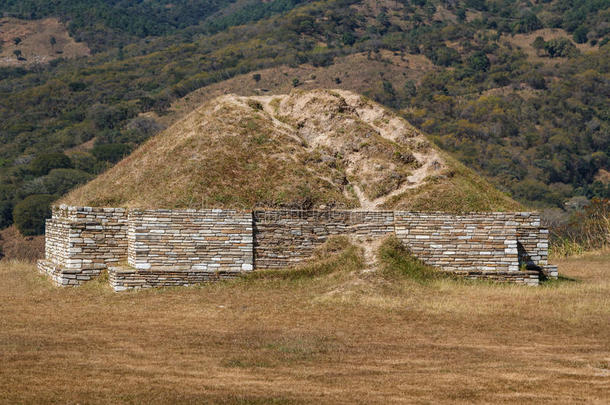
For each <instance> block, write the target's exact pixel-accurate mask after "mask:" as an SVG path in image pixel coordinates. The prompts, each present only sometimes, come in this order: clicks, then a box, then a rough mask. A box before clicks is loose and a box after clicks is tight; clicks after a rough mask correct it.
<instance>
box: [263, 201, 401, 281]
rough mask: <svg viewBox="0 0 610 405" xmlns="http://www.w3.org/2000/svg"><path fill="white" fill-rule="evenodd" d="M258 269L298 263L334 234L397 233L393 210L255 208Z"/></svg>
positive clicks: (368, 234)
mask: <svg viewBox="0 0 610 405" xmlns="http://www.w3.org/2000/svg"><path fill="white" fill-rule="evenodd" d="M253 220H254V263H255V267H256V268H257V269H279V268H285V267H290V266H294V265H295V264H298V263H300V262H302V261H303V260H306V259H308V258H310V257H311V255H312V254H313V250H314V249H315V248H316V246H319V245H321V244H322V243H324V242H325V241H326V239H328V237H329V236H332V235H355V236H361V237H368V238H378V237H382V236H385V235H390V234H393V233H394V212H393V211H298V210H265V211H254V212H253Z"/></svg>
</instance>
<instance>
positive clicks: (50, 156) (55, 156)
mask: <svg viewBox="0 0 610 405" xmlns="http://www.w3.org/2000/svg"><path fill="white" fill-rule="evenodd" d="M71 168H72V161H71V160H70V158H69V157H68V156H66V155H64V154H63V153H45V154H42V155H40V156H38V157H36V158H35V159H34V160H33V161H32V163H30V171H31V172H32V174H34V175H36V176H44V175H45V174H48V173H49V172H50V171H51V170H53V169H71Z"/></svg>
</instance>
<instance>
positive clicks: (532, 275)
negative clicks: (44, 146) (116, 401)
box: [38, 206, 557, 291]
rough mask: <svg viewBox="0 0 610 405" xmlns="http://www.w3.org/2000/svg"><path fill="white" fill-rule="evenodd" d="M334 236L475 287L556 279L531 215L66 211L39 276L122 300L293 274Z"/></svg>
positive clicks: (50, 232)
mask: <svg viewBox="0 0 610 405" xmlns="http://www.w3.org/2000/svg"><path fill="white" fill-rule="evenodd" d="M332 235H350V236H353V237H356V238H357V239H359V240H360V241H361V242H362V243H368V242H370V241H371V240H373V239H376V238H380V237H384V236H386V235H396V236H397V237H398V238H399V239H400V240H401V241H402V242H403V243H404V244H405V245H406V246H407V247H409V249H410V250H411V251H412V252H413V254H414V255H416V256H417V257H419V258H420V259H421V260H422V261H424V262H425V263H427V264H429V265H432V266H435V267H437V268H439V269H440V270H443V271H447V272H452V273H455V274H458V275H461V276H464V277H469V278H483V279H494V280H496V281H505V282H516V283H524V284H537V282H538V279H539V277H538V275H539V274H543V275H546V276H547V277H556V276H557V268H556V267H555V266H549V265H548V253H547V251H548V231H547V230H546V229H544V228H541V227H540V217H539V216H538V215H536V214H532V213H472V214H462V215H456V214H448V213H438V212H437V213H424V212H401V211H397V212H393V211H291V210H259V211H253V212H252V211H235V210H134V209H132V210H127V209H122V208H90V207H65V206H62V207H59V208H55V209H54V210H53V218H51V219H50V220H48V221H47V241H46V259H45V260H41V261H40V262H39V264H38V267H39V269H40V271H42V272H44V273H47V274H49V275H50V276H51V277H52V279H53V280H54V281H55V282H56V283H57V284H59V285H79V284H82V283H83V282H85V281H87V280H90V279H91V278H92V277H95V276H96V275H98V274H99V273H100V272H101V271H102V270H105V269H108V270H109V274H110V283H111V285H112V286H113V287H114V289H115V290H117V291H121V290H125V289H128V288H146V287H157V286H175V285H191V284H195V283H201V282H206V281H214V280H218V279H223V278H229V277H235V276H236V275H238V274H240V273H242V272H247V271H252V270H254V269H274V268H286V267H290V266H294V265H296V264H298V263H300V262H302V261H304V260H306V259H308V258H309V257H311V255H312V253H313V250H314V249H315V247H316V246H318V245H320V244H322V243H324V241H326V239H327V238H328V237H329V236H332ZM525 267H527V268H528V269H529V270H527V271H526V269H525Z"/></svg>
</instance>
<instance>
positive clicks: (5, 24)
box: [0, 18, 90, 66]
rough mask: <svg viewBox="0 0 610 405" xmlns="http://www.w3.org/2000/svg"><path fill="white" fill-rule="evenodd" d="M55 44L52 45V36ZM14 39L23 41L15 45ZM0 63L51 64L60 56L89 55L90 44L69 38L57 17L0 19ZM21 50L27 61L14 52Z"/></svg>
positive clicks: (10, 64) (1, 64) (0, 64)
mask: <svg viewBox="0 0 610 405" xmlns="http://www.w3.org/2000/svg"><path fill="white" fill-rule="evenodd" d="M52 37H53V38H55V41H56V43H55V44H51V38H52ZM15 38H20V39H21V42H20V43H19V44H15V41H14V40H15ZM0 45H1V46H0V66H22V65H32V64H37V63H48V62H50V61H51V60H53V59H57V58H60V57H61V58H76V57H79V56H88V55H89V53H90V51H89V48H87V45H85V44H84V43H82V42H80V43H77V42H75V41H74V39H72V38H71V37H70V35H69V34H68V31H67V30H66V27H65V26H64V25H63V24H62V23H61V22H60V21H59V20H58V19H57V18H45V19H42V20H19V19H17V18H0ZM16 50H19V51H21V54H22V56H23V57H24V58H25V59H26V60H24V61H19V60H17V57H16V56H15V55H14V53H13V52H14V51H16Z"/></svg>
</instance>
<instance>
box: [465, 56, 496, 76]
mask: <svg viewBox="0 0 610 405" xmlns="http://www.w3.org/2000/svg"><path fill="white" fill-rule="evenodd" d="M468 66H470V68H471V69H473V70H476V71H479V72H487V70H488V69H489V67H490V66H491V63H490V62H489V58H488V57H487V55H485V52H477V53H475V54H474V55H472V56H471V57H470V58H468Z"/></svg>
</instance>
